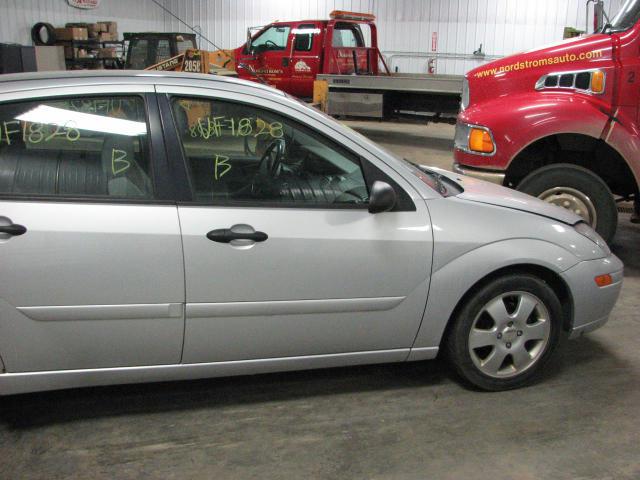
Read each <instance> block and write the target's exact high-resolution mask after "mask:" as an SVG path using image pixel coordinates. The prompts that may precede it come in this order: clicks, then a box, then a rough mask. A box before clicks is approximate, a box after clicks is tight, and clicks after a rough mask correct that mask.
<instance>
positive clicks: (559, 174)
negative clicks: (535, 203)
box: [517, 163, 618, 242]
mask: <svg viewBox="0 0 640 480" xmlns="http://www.w3.org/2000/svg"><path fill="white" fill-rule="evenodd" d="M517 189H518V190H520V191H521V192H524V193H528V194H529V195H533V196H534V197H538V198H540V199H541V200H544V201H545V202H549V203H553V204H554V205H558V206H559V207H564V208H566V209H568V210H571V211H573V212H575V213H576V214H578V215H580V216H581V217H582V218H584V220H585V222H587V223H588V224H589V225H591V226H592V227H593V228H594V229H595V230H596V231H597V232H598V233H599V234H600V235H601V236H602V238H604V239H605V240H606V241H607V242H610V241H611V240H612V239H613V236H614V235H615V233H616V228H617V226H618V210H617V209H616V202H615V200H614V198H613V195H612V193H611V190H609V187H608V186H607V184H606V183H604V181H603V180H602V179H601V178H600V177H598V176H597V175H596V174H594V173H593V172H591V171H590V170H587V169H586V168H583V167H579V166H577V165H571V164H569V163H557V164H553V165H547V166H546V167H542V168H540V169H538V170H536V171H534V172H532V173H530V174H529V175H527V176H526V177H525V178H524V180H522V182H520V184H519V185H518V187H517Z"/></svg>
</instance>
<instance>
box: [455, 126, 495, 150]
mask: <svg viewBox="0 0 640 480" xmlns="http://www.w3.org/2000/svg"><path fill="white" fill-rule="evenodd" d="M453 144H454V147H455V148H457V149H460V150H462V151H464V152H468V153H476V154H480V155H493V154H494V153H495V151H496V145H495V143H494V141H493V135H492V134H491V131H490V130H489V129H488V128H486V127H481V126H480V125H469V124H467V123H462V122H458V123H456V135H455V138H454V140H453Z"/></svg>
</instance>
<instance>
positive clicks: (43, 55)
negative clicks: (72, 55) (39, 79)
mask: <svg viewBox="0 0 640 480" xmlns="http://www.w3.org/2000/svg"><path fill="white" fill-rule="evenodd" d="M35 49H36V68H37V69H38V71H39V72H44V71H51V70H66V66H65V63H64V54H65V50H64V47H60V46H58V47H49V46H45V45H41V46H37V47H35Z"/></svg>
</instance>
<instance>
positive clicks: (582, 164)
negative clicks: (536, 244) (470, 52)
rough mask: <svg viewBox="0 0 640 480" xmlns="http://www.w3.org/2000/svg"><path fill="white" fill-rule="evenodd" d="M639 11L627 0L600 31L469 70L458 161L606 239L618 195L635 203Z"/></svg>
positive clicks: (639, 157)
mask: <svg viewBox="0 0 640 480" xmlns="http://www.w3.org/2000/svg"><path fill="white" fill-rule="evenodd" d="M639 19H640V0H629V1H628V2H627V3H626V4H625V6H624V7H623V8H622V9H621V11H620V13H619V14H618V15H617V16H616V17H615V18H614V19H613V20H612V21H611V23H610V24H607V25H605V26H604V27H603V28H602V30H601V33H597V34H593V35H589V36H585V37H578V38H573V39H570V40H567V41H564V42H562V43H559V44H557V45H553V46H550V47H546V48H541V49H538V50H534V51H530V52H525V53H521V54H518V55H513V56H511V57H506V58H504V59H500V60H498V61H495V62H492V63H489V64H487V65H484V66H481V67H479V68H476V69H474V70H472V71H470V72H469V73H468V74H467V75H466V80H465V87H464V88H463V100H462V108H463V110H462V112H461V113H460V115H459V116H458V123H457V125H456V141H455V153H454V157H455V163H454V170H455V171H457V172H459V173H464V174H469V175H472V176H476V177H478V178H482V179H485V180H490V181H494V182H496V183H500V184H503V185H506V186H510V187H513V188H517V189H519V190H522V191H525V192H527V193H530V194H532V195H535V196H538V197H539V198H542V199H544V200H546V201H549V202H552V203H555V204H557V205H560V206H563V207H565V208H569V209H571V210H573V211H575V212H576V213H578V214H579V215H581V216H582V217H583V218H585V220H586V221H588V222H589V223H591V224H592V225H593V226H594V227H595V228H596V230H597V231H598V232H599V233H600V234H601V235H602V236H603V237H604V238H605V239H607V240H610V239H611V238H612V237H613V235H614V233H615V230H616V226H617V209H616V202H615V200H616V198H617V199H631V198H635V199H636V206H637V205H638V201H637V199H638V185H639V182H640V136H639V135H640V117H639V116H640V110H639V108H638V107H639V101H640V93H639V92H640V90H639V88H640V55H639V54H638V52H639V51H640V22H639V21H638V20H639ZM637 213H638V212H637V211H636V215H637Z"/></svg>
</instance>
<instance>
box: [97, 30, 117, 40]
mask: <svg viewBox="0 0 640 480" xmlns="http://www.w3.org/2000/svg"><path fill="white" fill-rule="evenodd" d="M117 40H118V34H117V33H109V32H100V35H99V36H98V41H99V42H115V41H117Z"/></svg>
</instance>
